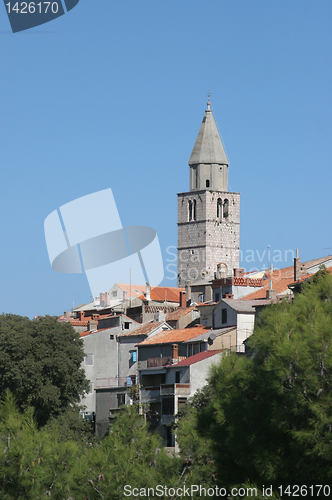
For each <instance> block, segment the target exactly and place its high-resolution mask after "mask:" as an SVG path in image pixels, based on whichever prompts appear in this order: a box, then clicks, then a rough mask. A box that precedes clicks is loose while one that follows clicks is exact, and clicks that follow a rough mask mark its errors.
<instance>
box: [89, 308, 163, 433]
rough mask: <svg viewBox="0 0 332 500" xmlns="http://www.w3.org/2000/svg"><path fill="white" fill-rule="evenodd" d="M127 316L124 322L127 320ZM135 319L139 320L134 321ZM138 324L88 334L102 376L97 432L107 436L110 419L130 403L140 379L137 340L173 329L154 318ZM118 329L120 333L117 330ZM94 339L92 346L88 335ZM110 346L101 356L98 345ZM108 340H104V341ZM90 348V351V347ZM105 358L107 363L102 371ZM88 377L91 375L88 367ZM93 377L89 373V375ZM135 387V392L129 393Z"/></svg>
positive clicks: (97, 386) (97, 389) (97, 382)
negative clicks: (148, 321)
mask: <svg viewBox="0 0 332 500" xmlns="http://www.w3.org/2000/svg"><path fill="white" fill-rule="evenodd" d="M126 319H128V318H127V317H124V321H123V323H122V324H125V323H127V321H125V320H126ZM134 323H135V322H134ZM134 326H135V328H130V329H122V330H121V331H120V332H119V331H118V330H117V329H119V326H116V327H113V328H107V329H106V330H103V332H101V333H102V335H101V336H99V333H100V332H94V335H95V337H89V336H88V337H84V340H85V346H86V348H87V349H88V348H90V351H91V350H92V351H94V352H96V368H97V369H98V370H97V374H98V377H97V378H95V394H94V395H93V397H94V400H95V410H94V411H95V413H96V415H95V423H96V434H97V435H98V436H103V435H104V434H105V433H106V431H107V428H108V425H109V420H110V419H111V418H113V417H114V415H115V414H116V412H117V410H118V409H119V407H120V406H121V405H122V404H129V403H130V400H131V399H133V397H134V394H135V391H136V387H135V386H136V384H137V383H138V362H137V361H138V357H137V344H138V343H139V342H141V341H142V340H144V339H146V338H147V337H152V336H154V335H157V334H159V333H160V332H164V331H169V330H170V329H171V328H170V326H169V325H168V324H167V323H165V322H163V321H162V322H152V321H151V322H150V323H146V324H144V325H140V324H138V323H135V324H134ZM117 332H118V333H117ZM89 338H90V339H92V345H91V347H89V344H88V342H87V340H88V339H89ZM97 343H98V345H100V347H101V348H103V345H104V348H107V343H108V345H109V349H108V351H107V352H105V353H103V355H102V357H100V353H99V351H98V350H97V349H96V347H97ZM103 343H104V344H103ZM86 352H87V351H86ZM103 360H104V362H105V365H104V367H103V372H102V373H101V368H102V363H103ZM86 371H87V377H88V370H86ZM88 378H89V377H88ZM129 388H131V389H132V391H133V394H129V393H128V389H129Z"/></svg>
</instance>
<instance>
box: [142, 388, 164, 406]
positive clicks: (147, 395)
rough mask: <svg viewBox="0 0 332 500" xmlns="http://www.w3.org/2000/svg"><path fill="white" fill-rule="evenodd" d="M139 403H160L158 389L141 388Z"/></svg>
mask: <svg viewBox="0 0 332 500" xmlns="http://www.w3.org/2000/svg"><path fill="white" fill-rule="evenodd" d="M140 400H141V403H154V402H156V401H160V388H159V387H141V398H140Z"/></svg>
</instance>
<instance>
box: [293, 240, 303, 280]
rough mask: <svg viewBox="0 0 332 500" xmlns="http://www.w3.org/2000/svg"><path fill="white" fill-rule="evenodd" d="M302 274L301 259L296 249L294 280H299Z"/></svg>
mask: <svg viewBox="0 0 332 500" xmlns="http://www.w3.org/2000/svg"><path fill="white" fill-rule="evenodd" d="M301 274H302V266H301V259H300V257H299V249H298V248H297V249H296V257H295V259H294V281H299V279H300V278H301Z"/></svg>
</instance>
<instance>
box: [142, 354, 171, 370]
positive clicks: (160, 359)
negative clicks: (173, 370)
mask: <svg viewBox="0 0 332 500" xmlns="http://www.w3.org/2000/svg"><path fill="white" fill-rule="evenodd" d="M171 362H172V358H171V356H157V357H156V358H148V360H147V368H156V367H158V366H165V365H170V364H171Z"/></svg>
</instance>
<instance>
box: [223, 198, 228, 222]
mask: <svg viewBox="0 0 332 500" xmlns="http://www.w3.org/2000/svg"><path fill="white" fill-rule="evenodd" d="M228 215H229V203H228V200H224V217H225V219H226V218H227V217H228Z"/></svg>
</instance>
